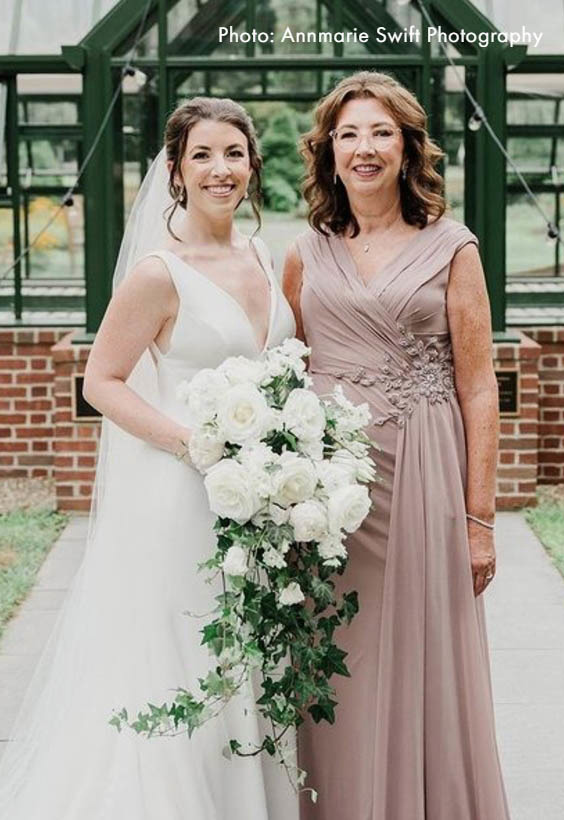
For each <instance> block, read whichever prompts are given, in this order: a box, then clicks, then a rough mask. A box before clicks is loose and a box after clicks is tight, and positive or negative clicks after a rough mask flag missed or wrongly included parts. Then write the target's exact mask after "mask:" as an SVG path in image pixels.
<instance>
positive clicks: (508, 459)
mask: <svg viewBox="0 0 564 820" xmlns="http://www.w3.org/2000/svg"><path fill="white" fill-rule="evenodd" d="M515 456H516V453H513V452H512V451H511V450H504V451H503V452H501V453H500V454H499V463H500V464H514V463H515Z"/></svg>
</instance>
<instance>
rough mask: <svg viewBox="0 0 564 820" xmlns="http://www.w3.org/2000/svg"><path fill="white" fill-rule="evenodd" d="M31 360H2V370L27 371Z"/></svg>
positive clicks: (0, 363) (0, 365)
mask: <svg viewBox="0 0 564 820" xmlns="http://www.w3.org/2000/svg"><path fill="white" fill-rule="evenodd" d="M28 364H29V359H0V370H27V366H28Z"/></svg>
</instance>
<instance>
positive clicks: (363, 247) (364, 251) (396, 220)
mask: <svg viewBox="0 0 564 820" xmlns="http://www.w3.org/2000/svg"><path fill="white" fill-rule="evenodd" d="M400 218H401V217H400V216H396V218H395V219H394V221H393V222H392V223H391V224H390V225H388V227H387V228H386V230H385V231H384V233H382V234H381V235H380V239H382V238H383V237H384V236H386V234H387V233H389V232H390V231H391V229H392V228H393V227H394V225H395V224H396V222H399V220H400ZM362 250H363V253H368V251H369V250H370V242H365V243H364V245H363V246H362Z"/></svg>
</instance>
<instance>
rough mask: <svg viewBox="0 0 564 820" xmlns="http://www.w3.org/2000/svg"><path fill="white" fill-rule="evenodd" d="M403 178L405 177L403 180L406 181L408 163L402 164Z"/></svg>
mask: <svg viewBox="0 0 564 820" xmlns="http://www.w3.org/2000/svg"><path fill="white" fill-rule="evenodd" d="M401 178H402V179H403V181H404V182H405V180H406V179H407V165H403V166H402V169H401Z"/></svg>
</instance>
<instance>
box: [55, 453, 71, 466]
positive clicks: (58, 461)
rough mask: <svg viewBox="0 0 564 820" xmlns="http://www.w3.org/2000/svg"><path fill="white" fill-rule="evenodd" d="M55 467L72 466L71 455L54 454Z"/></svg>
mask: <svg viewBox="0 0 564 820" xmlns="http://www.w3.org/2000/svg"><path fill="white" fill-rule="evenodd" d="M54 462H55V467H60V468H61V467H73V466H74V459H73V458H72V456H60V455H56V456H55V460H54Z"/></svg>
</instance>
